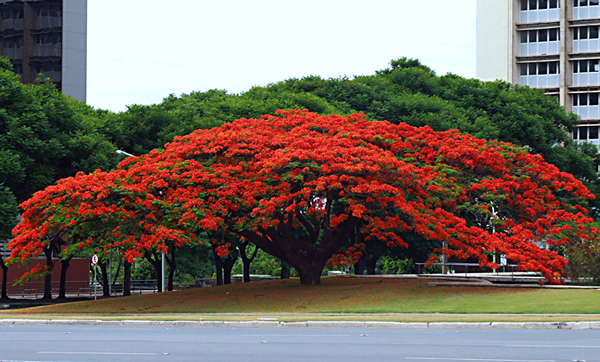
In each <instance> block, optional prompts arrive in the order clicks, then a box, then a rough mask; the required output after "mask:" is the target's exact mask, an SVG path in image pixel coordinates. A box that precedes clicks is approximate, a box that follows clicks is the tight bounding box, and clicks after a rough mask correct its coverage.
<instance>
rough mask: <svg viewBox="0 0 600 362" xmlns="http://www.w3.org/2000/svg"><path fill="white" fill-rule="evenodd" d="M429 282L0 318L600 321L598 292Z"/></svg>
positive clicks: (220, 291)
mask: <svg viewBox="0 0 600 362" xmlns="http://www.w3.org/2000/svg"><path fill="white" fill-rule="evenodd" d="M429 281H431V280H422V279H388V278H346V277H336V278H323V279H322V282H321V285H318V286H302V285H300V283H299V281H298V280H273V281H266V282H254V283H247V284H234V285H226V286H218V287H211V288H200V289H190V290H185V291H176V292H168V293H160V294H147V295H136V296H131V297H126V298H121V297H119V298H109V299H101V300H98V301H86V302H76V303H66V304H57V305H51V306H44V307H35V308H28V309H23V310H18V311H5V312H3V313H2V314H0V317H4V318H6V317H9V316H12V317H14V316H15V315H18V316H19V317H27V318H30V317H40V316H47V315H58V316H62V318H64V317H65V314H67V315H71V316H72V315H78V316H86V315H87V316H91V315H103V316H109V317H110V316H113V317H115V318H122V317H123V316H140V315H144V316H147V317H152V316H155V315H156V314H158V313H161V314H171V315H172V317H168V318H166V319H171V318H175V319H182V317H183V316H184V315H185V316H192V317H187V319H189V318H193V319H198V318H204V319H222V320H227V319H235V320H251V319H254V320H255V319H257V316H260V315H263V316H273V315H275V316H277V318H278V320H287V321H294V320H302V319H303V320H306V319H307V318H306V316H307V315H312V317H311V318H310V319H311V320H333V319H338V320H367V319H368V320H391V321H438V320H439V321H489V320H490V317H489V316H488V315H489V314H492V315H501V314H510V316H498V318H496V317H494V320H505V321H520V320H523V318H520V317H519V315H527V318H526V320H565V315H566V314H586V316H578V317H570V318H568V319H569V320H600V291H598V290H596V289H539V288H494V287H439V286H438V287H431V286H428V282H429ZM3 314H4V316H3ZM239 314H242V315H245V316H240V315H239ZM425 314H427V315H425ZM431 314H433V318H432V315H431ZM437 314H439V315H437ZM467 314H469V316H467ZM515 314H516V315H517V316H514V315H515ZM541 314H558V316H550V317H549V316H540V315H541ZM595 314H597V315H595ZM436 315H437V318H436ZM481 315H484V316H481ZM216 316H218V317H216ZM163 318H164V315H163ZM183 319H186V318H183Z"/></svg>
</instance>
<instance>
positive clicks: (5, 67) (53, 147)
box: [0, 58, 118, 236]
mask: <svg viewBox="0 0 600 362" xmlns="http://www.w3.org/2000/svg"><path fill="white" fill-rule="evenodd" d="M93 114H94V111H93V110H92V109H91V108H90V107H88V106H86V105H85V104H83V103H81V102H79V101H76V100H73V99H71V98H69V97H67V96H65V95H63V94H62V93H60V92H58V91H57V90H56V89H55V88H54V86H53V85H52V84H42V85H24V84H22V83H21V82H20V81H19V77H18V76H17V75H15V74H14V73H13V72H12V65H11V64H10V63H9V62H8V60H6V59H4V58H0V185H2V184H3V185H4V187H6V188H7V189H4V188H3V189H2V192H1V193H2V196H1V201H0V208H2V210H0V212H1V213H2V215H3V218H4V214H5V213H7V212H8V213H11V214H12V219H14V217H15V216H16V214H17V210H16V208H14V206H10V205H11V201H10V200H13V198H16V200H17V201H18V202H22V201H24V200H26V199H28V198H29V197H31V195H32V194H33V193H34V192H35V191H38V190H41V189H43V188H45V187H46V186H48V185H51V184H53V183H54V182H55V181H56V180H58V179H60V178H63V177H67V176H71V175H74V174H75V173H76V172H78V171H84V172H90V171H93V170H94V169H96V168H102V169H110V168H113V167H115V166H116V161H117V159H118V157H117V156H118V155H115V148H114V146H113V145H112V144H111V143H110V142H108V141H107V139H106V138H105V137H104V136H103V135H102V134H100V133H99V132H98V130H97V128H98V126H97V124H96V118H95V117H93V116H92V115H93ZM10 194H12V195H10ZM12 202H13V203H14V201H12ZM7 203H8V204H7ZM9 218H10V217H9ZM11 224H12V223H9V224H5V223H4V222H3V223H2V225H1V226H2V230H1V233H2V234H3V235H4V236H6V234H10V230H11V229H12V226H14V225H11Z"/></svg>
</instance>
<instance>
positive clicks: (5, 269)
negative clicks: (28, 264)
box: [0, 256, 8, 299]
mask: <svg viewBox="0 0 600 362" xmlns="http://www.w3.org/2000/svg"><path fill="white" fill-rule="evenodd" d="M0 267H2V295H1V296H0V299H8V289H7V284H8V266H7V265H6V264H5V263H4V260H3V259H2V257H1V256H0Z"/></svg>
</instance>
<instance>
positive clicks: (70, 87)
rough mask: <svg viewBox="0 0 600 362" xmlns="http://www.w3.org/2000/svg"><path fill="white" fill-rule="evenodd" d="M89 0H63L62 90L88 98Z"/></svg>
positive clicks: (80, 97)
mask: <svg viewBox="0 0 600 362" xmlns="http://www.w3.org/2000/svg"><path fill="white" fill-rule="evenodd" d="M86 73H87V0H63V49H62V74H63V78H62V92H63V93H64V94H66V95H68V96H71V97H73V98H77V99H79V100H82V101H84V100H85V99H86V86H87V85H86V83H87V82H86V76H87V74H86Z"/></svg>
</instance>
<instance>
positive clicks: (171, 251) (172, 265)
mask: <svg viewBox="0 0 600 362" xmlns="http://www.w3.org/2000/svg"><path fill="white" fill-rule="evenodd" d="M169 255H171V258H169V257H168V256H169ZM165 257H166V258H167V262H168V263H169V281H168V284H167V290H168V291H170V292H171V291H173V277H174V276H175V270H176V269H177V261H176V259H175V247H174V246H173V245H171V246H170V247H169V254H168V255H166V256H165Z"/></svg>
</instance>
